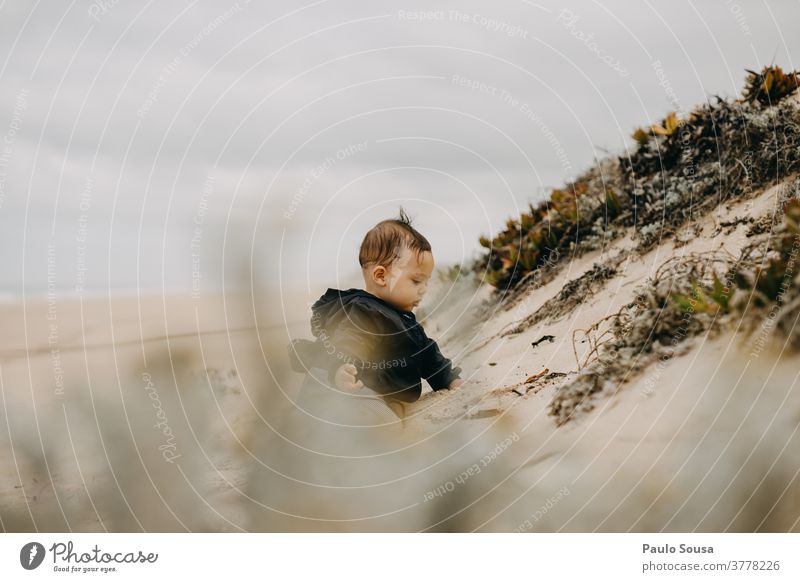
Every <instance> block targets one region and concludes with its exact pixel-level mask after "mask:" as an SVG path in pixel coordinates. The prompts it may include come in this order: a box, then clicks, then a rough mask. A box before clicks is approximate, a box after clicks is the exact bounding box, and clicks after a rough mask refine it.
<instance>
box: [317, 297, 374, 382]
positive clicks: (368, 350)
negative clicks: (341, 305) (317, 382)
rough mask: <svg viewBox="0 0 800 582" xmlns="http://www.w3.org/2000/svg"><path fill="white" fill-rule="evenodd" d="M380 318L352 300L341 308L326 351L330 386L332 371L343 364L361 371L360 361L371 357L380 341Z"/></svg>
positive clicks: (361, 363)
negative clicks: (342, 309)
mask: <svg viewBox="0 0 800 582" xmlns="http://www.w3.org/2000/svg"><path fill="white" fill-rule="evenodd" d="M381 317H382V316H381V315H380V314H379V313H377V312H376V311H375V310H373V309H371V308H370V307H369V306H367V305H365V304H363V303H361V302H358V301H353V302H352V303H350V304H349V305H347V306H346V307H345V309H344V314H343V316H342V318H341V320H340V321H339V323H338V324H337V326H336V328H335V329H334V330H333V332H332V333H331V338H330V344H329V345H328V346H326V351H327V352H328V356H329V357H328V362H329V366H328V376H329V379H330V381H331V383H333V378H334V375H335V374H336V370H338V369H339V367H340V366H342V365H343V364H347V363H352V364H354V365H355V366H356V367H357V368H361V367H363V365H364V362H370V361H371V360H372V359H373V358H374V357H375V349H376V346H377V345H378V343H379V342H380V341H381V335H382V326H381V321H380V318H381Z"/></svg>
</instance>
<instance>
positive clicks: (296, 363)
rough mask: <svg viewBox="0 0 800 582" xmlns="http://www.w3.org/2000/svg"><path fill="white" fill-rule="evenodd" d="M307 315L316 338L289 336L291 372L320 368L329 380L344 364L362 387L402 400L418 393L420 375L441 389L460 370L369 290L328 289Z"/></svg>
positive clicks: (408, 316)
mask: <svg viewBox="0 0 800 582" xmlns="http://www.w3.org/2000/svg"><path fill="white" fill-rule="evenodd" d="M311 313H312V316H311V332H312V333H313V334H314V337H316V338H317V339H316V341H309V340H303V339H295V340H292V343H291V344H290V345H289V359H290V362H291V365H292V369H293V370H295V371H296V372H305V371H306V370H307V369H309V368H311V367H314V366H316V367H319V368H323V369H325V370H328V380H329V381H330V382H331V384H332V383H333V378H334V374H335V373H336V370H337V369H338V368H339V366H341V365H343V364H345V363H348V362H349V363H352V364H354V365H355V366H356V368H357V370H358V373H357V375H356V378H357V379H358V380H361V381H362V382H363V383H364V384H365V385H366V386H369V387H370V388H372V389H374V390H376V391H377V392H379V393H381V394H382V395H384V396H389V397H392V398H395V399H397V400H402V401H404V402H414V401H416V400H417V399H418V398H419V397H420V394H421V393H422V385H421V383H420V379H421V378H425V379H426V380H427V381H428V383H429V384H430V385H431V388H433V389H434V390H441V389H443V388H447V387H448V386H449V385H450V382H452V381H453V380H455V379H456V378H458V377H459V374H460V373H461V368H458V367H456V368H454V367H453V365H452V362H451V361H450V360H448V359H447V358H445V357H444V356H443V355H442V353H441V352H440V351H439V346H437V345H436V342H435V341H433V340H432V339H430V338H429V337H428V336H427V335H425V331H424V330H423V329H422V326H421V325H420V324H419V323H417V319H416V317H414V314H413V313H412V312H410V311H400V310H398V309H396V308H395V307H393V306H392V305H391V304H390V303H387V302H386V301H384V300H383V299H380V298H379V297H376V296H375V295H373V294H372V293H368V292H367V291H363V290H361V289H348V290H347V291H339V290H338V289H328V290H327V291H326V292H325V294H324V295H323V296H322V297H320V298H319V299H318V300H317V302H316V303H314V305H313V306H312V307H311Z"/></svg>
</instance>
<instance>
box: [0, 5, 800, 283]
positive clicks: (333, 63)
mask: <svg viewBox="0 0 800 582" xmlns="http://www.w3.org/2000/svg"><path fill="white" fill-rule="evenodd" d="M421 7H424V8H421ZM798 22H800V1H798V0H782V1H771V2H763V1H762V2H757V1H748V0H732V1H727V0H703V1H696V2H686V1H683V0H670V1H669V2H666V1H661V2H655V1H648V0H643V1H641V2H631V1H630V0H616V1H613V2H608V1H604V2H592V1H574V2H559V3H555V2H547V1H542V2H528V1H524V0H514V1H510V0H509V1H498V2H491V3H489V2H465V1H459V2H442V3H422V2H420V3H408V4H406V3H403V2H397V1H393V2H388V1H375V0H371V1H362V2H353V1H340V0H339V1H337V0H328V1H325V0H321V1H317V2H309V3H307V4H304V3H302V2H289V1H269V2H264V3H256V2H251V3H248V2H245V1H240V2H238V3H224V2H210V1H205V2H188V1H183V2H168V3H167V2H161V3H155V2H149V3H147V4H146V5H143V3H139V2H131V1H128V0H119V1H117V2H115V1H114V0H102V1H101V0H97V1H96V2H89V1H80V2H72V3H67V2H62V1H55V0H49V1H43V2H31V1H28V0H26V1H22V0H20V1H14V2H4V3H2V5H1V7H0V47H2V51H1V52H0V55H2V57H3V58H2V64H1V65H0V80H1V81H2V82H0V102H1V103H2V109H0V112H1V113H2V118H0V134H2V137H0V140H3V141H2V143H0V237H2V243H3V245H2V253H3V255H2V257H3V259H4V260H3V263H4V265H5V266H6V268H5V269H4V270H3V271H2V273H3V274H2V290H3V292H4V293H6V294H19V293H22V292H23V291H24V292H25V293H27V294H41V293H45V292H47V291H48V288H49V289H51V290H52V289H56V290H58V291H59V292H66V293H71V292H76V291H78V292H81V291H82V292H102V291H104V290H106V289H108V288H109V287H110V288H111V289H133V288H140V289H162V288H176V287H181V288H191V286H192V285H199V286H200V287H201V288H202V289H208V288H212V287H218V286H219V285H220V281H221V280H222V279H221V277H222V272H223V266H224V272H225V273H226V276H227V277H228V278H229V280H230V281H234V278H233V275H234V274H236V275H237V276H238V275H241V274H242V273H245V274H246V273H248V272H250V264H251V262H252V263H254V264H255V265H256V266H260V267H262V268H261V269H256V270H255V271H254V276H256V277H257V278H258V280H259V283H264V282H273V283H278V282H280V283H281V284H284V285H286V286H294V285H303V286H309V287H311V288H317V287H320V286H321V287H322V288H323V290H324V287H326V286H331V287H336V286H340V287H348V286H351V285H350V284H351V283H352V282H353V275H354V273H357V268H358V262H357V253H358V245H359V243H360V240H361V238H362V237H363V235H364V232H365V231H366V230H367V229H368V228H370V227H371V226H372V225H373V224H374V223H375V222H377V221H378V220H380V219H382V218H385V217H390V216H393V215H395V214H396V212H397V207H398V205H399V204H402V205H403V206H404V207H405V208H406V209H407V210H408V212H409V214H411V216H412V218H414V219H415V223H416V225H417V226H418V228H419V229H420V230H421V231H422V232H423V233H424V234H426V236H428V238H429V239H430V241H431V243H432V244H433V246H434V255H435V257H436V260H437V263H439V264H445V263H452V262H460V261H462V260H464V259H466V258H469V257H471V256H472V255H474V253H476V252H477V251H478V245H477V239H478V236H479V235H481V234H494V233H495V232H496V231H497V230H498V229H500V228H501V227H502V225H503V223H504V222H505V220H506V219H507V218H509V217H511V216H515V215H516V214H518V212H519V209H520V208H525V207H526V206H527V204H528V202H529V201H537V200H539V199H541V198H542V197H543V196H544V195H545V193H546V192H547V189H548V188H552V187H556V186H559V185H561V184H563V183H564V182H565V181H568V180H569V179H570V177H572V176H574V175H575V174H578V173H580V172H581V171H583V170H585V169H586V168H587V167H588V166H589V165H591V164H592V162H593V160H594V159H595V158H598V157H603V156H605V155H607V154H608V152H611V153H612V154H615V155H618V154H621V153H623V152H624V151H625V148H626V147H631V140H630V137H629V136H630V134H631V132H632V131H633V129H634V128H635V127H637V126H641V125H646V124H648V123H650V122H654V121H657V120H659V119H661V118H662V117H663V116H664V115H665V114H666V113H667V112H668V111H670V110H674V109H679V110H682V111H688V110H689V109H691V108H692V107H693V105H695V104H697V103H700V102H702V101H704V100H705V99H706V98H707V97H708V96H709V95H712V94H719V95H724V96H734V95H737V94H738V93H739V91H740V89H741V86H742V82H743V79H744V75H745V72H744V69H745V68H759V67H760V66H762V65H764V64H768V63H771V62H773V61H774V62H775V63H776V64H779V65H781V66H783V67H784V68H789V69H792V68H796V67H797V66H798V63H797V59H798V55H800V38H798V34H797V23H798ZM269 249H272V251H273V252H272V254H270V252H268V250H269ZM278 256H280V259H281V261H280V267H277V266H275V265H274V264H273V263H274V261H275V260H276V258H277V257H278ZM48 275H49V279H48ZM265 279H266V281H265Z"/></svg>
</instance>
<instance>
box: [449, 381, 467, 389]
mask: <svg viewBox="0 0 800 582" xmlns="http://www.w3.org/2000/svg"><path fill="white" fill-rule="evenodd" d="M463 384H464V380H462V379H461V378H456V379H455V380H453V381H452V382H450V385H449V386H448V387H447V389H448V390H454V389H455V388H458V387H459V386H462V385H463Z"/></svg>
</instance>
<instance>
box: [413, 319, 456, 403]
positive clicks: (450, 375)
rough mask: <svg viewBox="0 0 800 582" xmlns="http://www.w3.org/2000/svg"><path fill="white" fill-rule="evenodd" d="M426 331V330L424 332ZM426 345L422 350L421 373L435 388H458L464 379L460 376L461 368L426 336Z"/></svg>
mask: <svg viewBox="0 0 800 582" xmlns="http://www.w3.org/2000/svg"><path fill="white" fill-rule="evenodd" d="M423 333H424V332H423ZM425 341H426V346H425V348H424V349H423V350H422V357H421V358H420V361H421V362H422V366H421V367H420V375H421V376H422V377H423V378H425V379H426V380H427V381H428V384H430V385H431V388H433V389H434V390H443V389H445V388H458V387H459V386H461V385H462V384H463V383H464V381H463V380H461V378H460V377H459V376H460V374H461V368H458V367H453V362H452V361H450V360H449V359H447V358H445V357H444V356H443V355H442V352H441V351H439V346H438V345H437V343H436V342H435V341H433V340H432V339H431V338H429V337H427V336H425Z"/></svg>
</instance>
